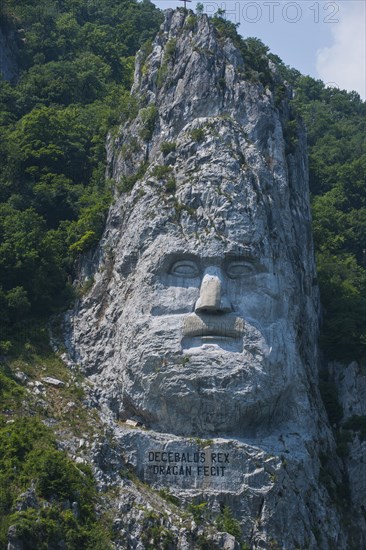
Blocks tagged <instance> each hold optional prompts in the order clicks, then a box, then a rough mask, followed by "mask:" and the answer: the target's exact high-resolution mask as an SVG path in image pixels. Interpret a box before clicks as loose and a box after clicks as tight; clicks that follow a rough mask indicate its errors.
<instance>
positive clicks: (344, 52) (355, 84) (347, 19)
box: [316, 0, 366, 99]
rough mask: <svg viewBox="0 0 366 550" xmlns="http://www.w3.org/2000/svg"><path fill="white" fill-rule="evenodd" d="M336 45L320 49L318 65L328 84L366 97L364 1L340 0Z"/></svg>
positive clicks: (323, 78)
mask: <svg viewBox="0 0 366 550" xmlns="http://www.w3.org/2000/svg"><path fill="white" fill-rule="evenodd" d="M340 8H341V9H340V11H339V14H338V19H339V23H335V24H334V27H333V28H332V37H333V44H332V45H331V46H330V47H326V48H321V49H320V50H318V51H317V59H316V68H317V72H318V76H319V78H321V79H322V80H323V81H324V82H325V83H326V84H327V83H329V84H330V85H334V86H337V87H338V88H341V89H346V90H348V91H352V90H356V91H357V92H358V93H359V94H360V96H361V97H362V98H363V99H366V63H365V58H366V36H365V35H366V21H365V18H366V14H365V3H364V2H363V1H362V0H361V1H348V2H346V1H343V2H340Z"/></svg>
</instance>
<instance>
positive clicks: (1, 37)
mask: <svg viewBox="0 0 366 550" xmlns="http://www.w3.org/2000/svg"><path fill="white" fill-rule="evenodd" d="M0 72H1V74H2V76H3V77H4V79H5V80H14V79H15V78H16V76H17V74H18V66H17V62H16V41H15V36H14V31H11V33H10V35H6V34H4V32H3V31H2V29H1V28H0Z"/></svg>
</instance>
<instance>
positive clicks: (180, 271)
mask: <svg viewBox="0 0 366 550" xmlns="http://www.w3.org/2000/svg"><path fill="white" fill-rule="evenodd" d="M170 274H171V275H175V276H176V277H186V278H192V279H193V278H194V277H198V275H199V270H198V267H197V266H196V264H195V263H194V262H191V261H189V260H180V261H178V262H175V263H174V264H173V265H172V267H171V269H170Z"/></svg>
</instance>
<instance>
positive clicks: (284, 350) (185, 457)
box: [65, 10, 348, 550]
mask: <svg viewBox="0 0 366 550" xmlns="http://www.w3.org/2000/svg"><path fill="white" fill-rule="evenodd" d="M247 68H248V67H247V61H246V59H245V58H244V59H243V57H242V54H241V53H240V51H239V50H237V49H236V48H235V47H234V45H233V44H232V43H231V41H230V40H229V39H222V38H221V37H219V36H218V34H217V32H216V30H215V29H214V27H213V26H212V23H211V22H210V21H209V19H208V18H207V17H206V16H201V17H199V18H197V20H196V22H195V23H194V25H193V27H192V25H191V24H188V22H187V12H185V11H182V10H176V11H174V12H173V11H172V10H168V11H167V12H166V19H165V23H164V24H163V26H162V28H161V32H160V33H159V35H158V36H157V37H156V39H155V41H154V43H153V49H152V52H151V54H150V55H149V56H148V58H147V59H144V58H143V55H142V53H139V54H138V55H137V58H136V69H135V79H134V85H133V89H132V92H133V95H134V97H135V101H136V103H137V104H138V105H139V111H138V113H135V115H136V116H131V120H130V121H128V122H127V123H126V124H125V125H124V126H123V127H121V128H120V131H119V133H118V135H117V137H115V138H112V137H110V138H109V141H108V161H109V174H110V176H111V177H113V178H114V179H115V181H116V196H115V202H114V204H113V205H112V207H111V208H110V212H109V215H108V220H107V224H106V228H105V232H104V235H103V238H102V241H101V243H100V245H99V247H98V248H97V250H96V252H95V254H94V255H93V256H92V257H91V256H89V257H87V258H85V261H84V264H83V266H82V268H81V273H80V277H81V278H82V277H85V278H90V277H93V280H94V285H93V287H92V288H91V290H90V292H89V293H88V294H87V295H86V296H84V297H83V298H82V299H80V301H79V302H78V303H77V305H76V307H75V309H74V310H73V311H71V312H69V313H68V315H67V316H66V321H65V327H66V345H67V349H68V358H67V361H68V364H69V365H70V366H71V368H73V365H76V364H78V365H80V366H81V368H82V369H83V371H84V373H85V374H86V376H87V377H88V380H89V383H90V386H88V387H89V389H87V391H88V392H89V396H88V397H87V400H88V402H89V403H90V404H93V406H98V407H99V409H100V410H101V413H102V415H103V416H104V420H105V422H106V424H108V425H109V427H110V430H111V432H112V434H113V441H114V443H113V445H114V446H115V445H117V447H118V453H116V452H115V449H112V446H111V445H109V444H107V443H105V444H103V446H102V447H98V446H92V447H91V448H90V453H91V456H92V460H93V462H94V464H95V468H96V475H97V479H98V482H99V484H100V486H101V487H106V486H108V485H109V484H111V483H115V480H116V475H117V473H116V472H117V471H118V469H119V468H120V467H121V464H122V465H124V467H127V468H131V469H132V470H133V471H134V472H135V473H136V474H137V475H138V476H139V478H140V479H142V480H143V481H145V482H147V483H148V484H149V485H150V486H152V487H153V488H155V489H157V490H164V491H169V492H170V493H172V494H173V495H174V496H175V497H176V498H178V499H179V501H180V502H182V503H183V504H186V505H188V504H189V503H192V502H194V503H196V504H198V503H202V502H207V506H208V509H209V511H210V514H212V517H214V516H215V515H217V514H218V513H219V512H220V510H221V509H222V507H223V506H225V505H227V506H229V507H230V508H231V509H232V511H233V514H234V516H235V518H236V519H237V520H238V521H239V522H240V525H241V527H242V540H243V541H247V542H249V543H250V545H251V548H252V549H267V548H271V547H279V548H283V549H291V550H292V549H294V548H307V549H313V550H315V549H319V548H322V549H324V550H328V549H329V550H330V549H333V548H338V549H340V550H342V549H345V548H347V544H348V543H347V533H346V532H345V530H344V528H343V526H342V522H341V519H340V514H339V510H338V508H337V507H336V506H335V503H334V501H333V500H332V497H331V495H330V489H329V487H327V486H326V485H325V484H324V483H322V478H321V468H322V465H321V460H320V459H321V456H322V455H324V454H325V455H327V456H328V455H329V456H333V455H335V443H334V440H333V437H332V433H331V430H330V429H329V425H328V422H327V418H326V415H325V411H324V407H323V404H322V401H321V398H320V394H319V390H318V363H319V359H318V352H317V345H316V342H317V337H318V314H319V297H318V289H317V286H316V284H315V283H314V281H315V263H314V254H313V244H312V237H311V217H310V205H309V193H308V185H307V157H306V139H305V132H304V128H303V126H302V123H301V121H300V120H297V119H296V117H295V116H294V114H293V113H292V112H291V108H290V105H289V103H288V98H289V97H291V91H290V90H287V91H286V93H285V98H284V100H283V101H282V102H281V104H280V105H279V104H278V102H277V101H276V98H275V88H274V87H275V84H273V85H272V86H269V87H265V86H264V85H263V84H262V83H261V82H260V81H259V80H255V79H254V80H253V79H252V80H249V79H247V78H246V74H247V73H246V70H247ZM277 78H278V76H276V75H275V74H273V81H274V82H275V81H276V79H277ZM286 98H287V99H286ZM290 123H291V126H292V127H293V126H294V125H295V126H296V132H295V133H296V139H295V140H294V141H293V142H292V143H291V144H290V145H291V146H290V147H289V143H288V137H287V135H288V127H289V124H290ZM133 184H134V185H133ZM121 189H122V192H121ZM127 191H128V192H127ZM128 419H130V420H133V421H134V422H140V423H142V424H143V427H142V428H141V429H134V428H135V427H134V426H129V427H128V426H126V424H125V422H126V421H127V420H128ZM341 479H342V477H341V468H340V464H339V461H337V460H336V459H335V460H334V466H333V470H332V483H333V484H334V485H336V484H337V483H340V482H341ZM124 487H128V485H126V486H125V485H124ZM120 498H121V501H120V504H121V507H122V509H123V510H128V511H126V513H125V515H124V516H123V517H122V518H121V523H118V524H116V529H117V530H119V536H120V540H122V539H123V537H125V536H127V538H128V541H129V542H128V544H129V546H128V547H129V548H143V547H144V544H149V540H145V539H144V535H143V532H142V531H139V530H138V528H137V527H136V525H137V524H138V522H140V524H141V521H142V518H143V517H144V518H145V513H144V512H142V511H141V510H140V512H142V514H141V518H139V517H138V512H137V511H136V508H129V507H130V506H131V499H132V496H131V495H130V497H128V498H127V497H126V500H124V498H123V497H122V496H121V497H120ZM133 498H134V499H135V500H139V499H141V498H142V500H143V497H142V496H141V495H140V496H136V494H135V493H134V494H133ZM164 517H165V516H164V513H163V512H161V518H164ZM140 520H141V521H140ZM146 521H148V516H147V519H146ZM162 521H163V519H162ZM164 521H165V520H164ZM148 525H149V524H148V523H147V524H146V526H147V527H146V528H147V529H148ZM169 525H170V526H171V524H170V523H169ZM189 529H190V532H193V531H194V530H195V528H194V526H193V527H192V526H191V527H190V528H189ZM186 532H187V531H184V530H183V531H182V532H180V531H179V533H181V534H180V535H179V536H178V535H174V536H175V537H178V538H175V539H174V540H175V541H176V542H175V544H176V547H177V548H182V549H183V548H188V547H189V548H194V547H195V546H194V544H193V543H192V540H193V539H191V541H190V539H189V537H188V535H187V537H186V535H185V534H184V533H186ZM126 533H129V534H128V535H126ZM215 537H216V538H215V541H216V542H215V544H217V545H218V546H219V547H220V548H222V546H220V544H229V545H230V544H231V543H233V544H234V546H233V547H235V544H236V543H234V542H233V541H231V539H229V538H226V541H223V540H221V539H220V541H221V542H220V541H219V542H217V541H218V540H219V535H217V534H215ZM144 540H145V542H144ZM121 545H122V543H121ZM276 545H277V546H276ZM120 547H121V548H123V545H122V546H120Z"/></svg>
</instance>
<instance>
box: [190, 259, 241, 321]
mask: <svg viewBox="0 0 366 550" xmlns="http://www.w3.org/2000/svg"><path fill="white" fill-rule="evenodd" d="M194 309H195V311H196V312H201V313H203V312H205V311H207V312H209V313H228V312H229V311H232V307H231V305H230V302H229V300H228V299H227V297H226V296H225V292H224V289H223V277H222V274H221V270H220V269H218V268H210V269H208V270H207V271H206V273H205V275H204V277H203V279H202V283H201V288H200V297H199V298H198V300H197V302H196V305H195V308H194Z"/></svg>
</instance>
